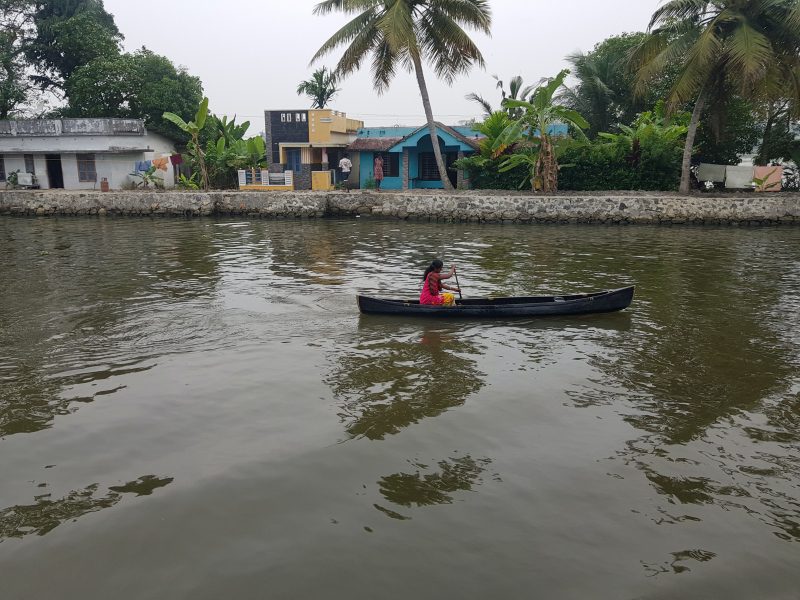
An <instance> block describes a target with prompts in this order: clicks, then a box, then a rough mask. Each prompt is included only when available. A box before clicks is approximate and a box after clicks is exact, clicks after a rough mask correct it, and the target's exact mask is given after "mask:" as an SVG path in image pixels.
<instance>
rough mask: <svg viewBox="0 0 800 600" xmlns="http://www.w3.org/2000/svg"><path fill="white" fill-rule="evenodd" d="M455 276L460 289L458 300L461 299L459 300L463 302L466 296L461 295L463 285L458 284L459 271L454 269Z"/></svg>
mask: <svg viewBox="0 0 800 600" xmlns="http://www.w3.org/2000/svg"><path fill="white" fill-rule="evenodd" d="M453 275H455V276H456V287H457V288H458V299H459V300H463V299H464V296H462V295H461V284H460V283H458V271H456V270H455V269H453Z"/></svg>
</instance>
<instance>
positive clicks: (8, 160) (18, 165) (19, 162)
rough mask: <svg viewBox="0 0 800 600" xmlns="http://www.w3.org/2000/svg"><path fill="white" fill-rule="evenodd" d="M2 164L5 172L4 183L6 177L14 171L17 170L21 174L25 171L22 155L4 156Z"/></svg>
mask: <svg viewBox="0 0 800 600" xmlns="http://www.w3.org/2000/svg"><path fill="white" fill-rule="evenodd" d="M3 163H4V164H5V170H6V181H8V176H9V175H11V173H13V172H14V171H16V170H19V171H20V172H22V171H24V170H25V159H24V158H23V156H22V154H4V155H3Z"/></svg>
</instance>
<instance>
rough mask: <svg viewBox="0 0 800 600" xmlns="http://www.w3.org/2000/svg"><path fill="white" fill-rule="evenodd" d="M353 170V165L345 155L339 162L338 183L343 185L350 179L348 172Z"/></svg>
mask: <svg viewBox="0 0 800 600" xmlns="http://www.w3.org/2000/svg"><path fill="white" fill-rule="evenodd" d="M352 168H353V163H352V162H350V157H349V156H348V155H347V154H345V155H344V157H343V158H342V160H340V161H339V171H340V175H339V183H345V182H346V181H347V180H348V179H349V178H350V171H351V169H352Z"/></svg>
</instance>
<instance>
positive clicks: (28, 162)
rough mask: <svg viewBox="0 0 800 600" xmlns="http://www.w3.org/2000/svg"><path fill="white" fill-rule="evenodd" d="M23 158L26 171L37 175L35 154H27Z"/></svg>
mask: <svg viewBox="0 0 800 600" xmlns="http://www.w3.org/2000/svg"><path fill="white" fill-rule="evenodd" d="M23 158H24V159H25V172H26V173H31V174H33V175H36V165H35V164H34V162H33V154H25V155H23Z"/></svg>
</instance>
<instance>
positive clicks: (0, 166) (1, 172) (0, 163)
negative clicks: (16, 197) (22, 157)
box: [0, 156, 6, 181]
mask: <svg viewBox="0 0 800 600" xmlns="http://www.w3.org/2000/svg"><path fill="white" fill-rule="evenodd" d="M5 180H6V163H5V161H4V160H3V157H2V156H0V181H5Z"/></svg>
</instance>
